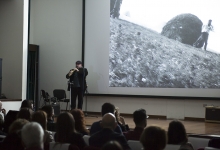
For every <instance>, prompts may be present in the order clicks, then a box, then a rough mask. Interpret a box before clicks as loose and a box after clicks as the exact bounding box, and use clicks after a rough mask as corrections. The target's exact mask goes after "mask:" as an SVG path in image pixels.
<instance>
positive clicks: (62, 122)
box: [54, 112, 86, 150]
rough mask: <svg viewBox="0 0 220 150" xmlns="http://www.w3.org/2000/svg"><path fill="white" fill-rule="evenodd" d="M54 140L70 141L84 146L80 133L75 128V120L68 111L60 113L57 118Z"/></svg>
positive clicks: (81, 146)
mask: <svg viewBox="0 0 220 150" xmlns="http://www.w3.org/2000/svg"><path fill="white" fill-rule="evenodd" d="M54 140H55V142H59V143H70V144H74V145H76V146H78V147H79V149H81V150H82V149H83V148H84V147H85V146H86V143H85V141H84V139H83V138H82V134H80V133H77V132H76V130H75V121H74V118H73V116H72V115H71V114H70V113H68V112H65V113H61V114H60V115H59V116H58V118H57V124H56V133H55V135H54Z"/></svg>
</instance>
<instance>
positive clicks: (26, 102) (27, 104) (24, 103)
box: [20, 100, 32, 109]
mask: <svg viewBox="0 0 220 150" xmlns="http://www.w3.org/2000/svg"><path fill="white" fill-rule="evenodd" d="M31 104H32V103H31V100H23V101H22V103H21V108H20V109H22V108H30V109H32V107H31Z"/></svg>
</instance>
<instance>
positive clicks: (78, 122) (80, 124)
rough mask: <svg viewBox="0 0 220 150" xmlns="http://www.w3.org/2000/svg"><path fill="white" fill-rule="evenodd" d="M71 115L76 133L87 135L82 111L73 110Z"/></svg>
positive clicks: (87, 131)
mask: <svg viewBox="0 0 220 150" xmlns="http://www.w3.org/2000/svg"><path fill="white" fill-rule="evenodd" d="M71 114H72V115H73V117H74V120H75V129H76V131H78V132H85V133H87V134H89V130H87V129H86V122H85V117H84V113H83V111H82V110H80V109H73V110H72V111H71Z"/></svg>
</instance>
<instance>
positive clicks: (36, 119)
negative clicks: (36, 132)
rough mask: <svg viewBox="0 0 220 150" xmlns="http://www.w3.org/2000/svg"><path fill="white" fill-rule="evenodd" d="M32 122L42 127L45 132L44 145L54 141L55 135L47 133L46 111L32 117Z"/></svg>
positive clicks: (38, 112) (36, 113)
mask: <svg viewBox="0 0 220 150" xmlns="http://www.w3.org/2000/svg"><path fill="white" fill-rule="evenodd" d="M32 121H33V122H37V123H39V124H40V125H41V127H42V128H43V130H44V143H49V142H52V141H53V134H52V132H50V131H47V114H46V113H45V112H44V111H37V112H35V113H33V115H32Z"/></svg>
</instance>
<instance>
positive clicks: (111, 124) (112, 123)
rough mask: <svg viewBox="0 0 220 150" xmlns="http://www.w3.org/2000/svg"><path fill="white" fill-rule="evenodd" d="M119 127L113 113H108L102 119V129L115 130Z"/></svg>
mask: <svg viewBox="0 0 220 150" xmlns="http://www.w3.org/2000/svg"><path fill="white" fill-rule="evenodd" d="M116 126H117V122H116V118H115V116H114V115H113V114H112V113H107V114H105V115H104V116H103V117H102V127H103V128H110V129H112V130H114V129H115V128H116Z"/></svg>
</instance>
